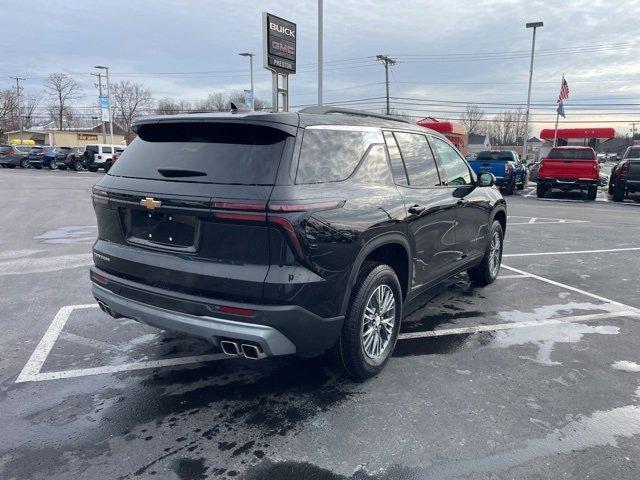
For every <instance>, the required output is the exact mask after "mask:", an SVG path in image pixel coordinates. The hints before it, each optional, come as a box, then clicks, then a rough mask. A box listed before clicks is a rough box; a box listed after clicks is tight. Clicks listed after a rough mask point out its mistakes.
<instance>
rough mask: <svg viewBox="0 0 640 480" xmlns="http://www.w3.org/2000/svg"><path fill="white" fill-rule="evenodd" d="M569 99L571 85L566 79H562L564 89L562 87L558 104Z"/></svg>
mask: <svg viewBox="0 0 640 480" xmlns="http://www.w3.org/2000/svg"><path fill="white" fill-rule="evenodd" d="M567 98H569V84H568V83H567V81H566V80H565V79H564V77H562V87H560V95H559V96H558V103H560V102H562V101H563V100H566V99H567Z"/></svg>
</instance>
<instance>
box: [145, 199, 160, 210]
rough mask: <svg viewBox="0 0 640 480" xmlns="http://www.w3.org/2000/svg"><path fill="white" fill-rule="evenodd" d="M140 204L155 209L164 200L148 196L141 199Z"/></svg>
mask: <svg viewBox="0 0 640 480" xmlns="http://www.w3.org/2000/svg"><path fill="white" fill-rule="evenodd" d="M140 205H142V206H143V207H146V208H148V209H149V210H153V209H154V208H156V207H159V206H160V205H162V202H161V201H160V200H154V199H153V198H152V197H147V198H143V199H142V200H140Z"/></svg>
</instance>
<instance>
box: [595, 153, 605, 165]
mask: <svg viewBox="0 0 640 480" xmlns="http://www.w3.org/2000/svg"><path fill="white" fill-rule="evenodd" d="M597 157H598V163H604V162H606V161H607V155H606V154H605V153H598V154H597Z"/></svg>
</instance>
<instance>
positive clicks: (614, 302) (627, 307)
mask: <svg viewBox="0 0 640 480" xmlns="http://www.w3.org/2000/svg"><path fill="white" fill-rule="evenodd" d="M502 268H505V269H507V270H510V271H512V272H515V273H519V274H520V275H528V276H530V277H531V278H535V279H536V280H540V281H541V282H545V283H548V284H549V285H554V286H556V287H560V288H563V289H565V290H571V291H572V292H576V293H580V294H581V295H585V296H587V297H591V298H595V299H596V300H600V301H601V302H604V303H610V304H611V305H616V306H617V307H622V308H624V309H625V310H629V311H633V312H635V313H640V309H638V308H636V307H632V306H631V305H627V304H625V303H622V302H618V301H617V300H611V299H610V298H607V297H603V296H602V295H598V294H596V293H591V292H587V291H586V290H581V289H579V288H576V287H572V286H571V285H567V284H566V283H560V282H556V281H555V280H551V279H550V278H546V277H541V276H540V275H535V274H533V273H529V272H525V271H524V270H520V269H519V268H513V267H509V266H507V265H505V264H502Z"/></svg>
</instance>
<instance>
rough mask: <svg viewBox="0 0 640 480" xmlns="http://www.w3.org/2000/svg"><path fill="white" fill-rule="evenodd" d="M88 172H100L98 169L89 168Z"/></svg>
mask: <svg viewBox="0 0 640 480" xmlns="http://www.w3.org/2000/svg"><path fill="white" fill-rule="evenodd" d="M87 170H89V171H90V172H94V173H95V172H97V171H98V167H87Z"/></svg>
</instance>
